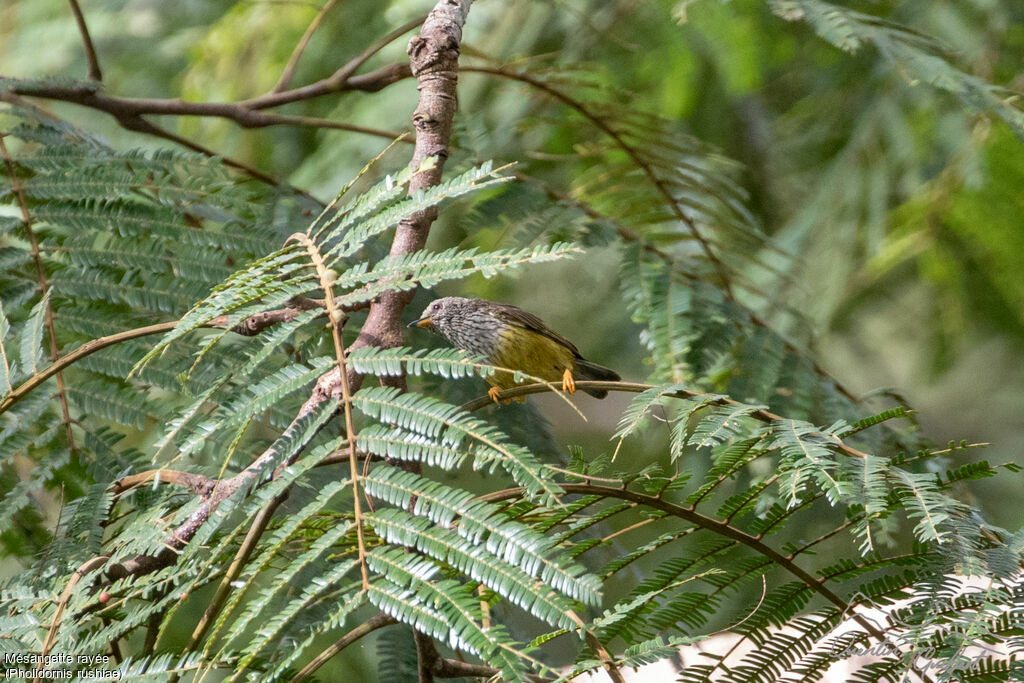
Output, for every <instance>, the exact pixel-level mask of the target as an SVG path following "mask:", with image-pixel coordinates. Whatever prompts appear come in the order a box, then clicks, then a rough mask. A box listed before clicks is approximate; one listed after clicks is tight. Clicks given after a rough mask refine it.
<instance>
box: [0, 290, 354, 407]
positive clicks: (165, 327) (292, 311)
mask: <svg viewBox="0 0 1024 683" xmlns="http://www.w3.org/2000/svg"><path fill="white" fill-rule="evenodd" d="M364 305H365V304H364ZM318 307H319V304H317V303H316V302H315V301H314V300H312V299H305V298H303V299H297V300H296V301H295V303H294V305H293V306H289V307H286V308H281V309H275V310H272V311H264V312H262V313H256V314H254V315H252V316H250V317H248V318H246V319H245V320H243V321H242V322H240V323H238V324H237V325H235V326H234V327H232V328H231V330H232V331H233V332H237V333H238V334H241V335H243V336H246V337H252V336H255V335H257V334H259V333H260V332H262V331H263V330H265V329H267V328H268V327H271V326H272V325H276V324H277V323H280V322H287V321H289V320H292V319H294V318H295V317H296V316H298V315H299V314H300V313H302V312H303V311H307V310H310V309H312V308H318ZM355 308H357V307H353V310H354V309H355ZM177 324H178V321H177V320H172V321H170V322H165V323H156V324H155V325H146V326H145V327H137V328H135V329H134V330H125V331H124V332H118V333H116V334H111V335H107V336H106V337H99V338H97V339H92V340H89V341H87V342H85V343H84V344H82V345H81V346H79V347H78V348H77V349H75V350H74V351H71V352H69V353H67V354H65V355H64V356H61V357H60V358H57V359H56V360H55V361H53V362H52V363H51V364H50V365H49V366H47V367H46V368H44V369H43V370H41V371H39V372H37V373H36V374H34V375H32V377H30V378H28V379H27V380H25V381H24V382H23V383H22V384H21V385H20V386H18V388H17V389H15V390H13V391H12V392H11V393H10V394H8V395H7V396H6V397H5V398H4V399H3V400H2V401H0V413H3V412H5V411H6V410H8V409H10V408H11V406H13V405H14V404H15V403H17V402H18V401H20V400H21V399H23V398H25V396H26V395H28V393H29V392H31V391H32V390H33V389H35V388H36V387H38V386H39V385H40V384H42V383H43V382H45V381H46V380H48V379H49V378H50V377H53V376H54V375H59V373H60V372H61V371H62V370H63V369H64V368H66V367H68V366H70V365H72V364H74V363H76V362H78V361H79V360H81V359H83V358H85V357H86V356H91V355H92V354H94V353H96V352H97V351H100V350H102V349H105V348H107V347H108V346H113V345H115V344H120V343H121V342H124V341H128V340H130V339H138V338H139V337H146V336H148V335H152V334H164V333H166V332H170V331H171V330H173V329H174V328H175V326H176V325H177ZM227 324H228V318H227V316H221V317H219V318H214V319H213V320H211V321H210V322H209V323H207V324H206V325H204V327H214V328H221V329H223V328H225V327H227Z"/></svg>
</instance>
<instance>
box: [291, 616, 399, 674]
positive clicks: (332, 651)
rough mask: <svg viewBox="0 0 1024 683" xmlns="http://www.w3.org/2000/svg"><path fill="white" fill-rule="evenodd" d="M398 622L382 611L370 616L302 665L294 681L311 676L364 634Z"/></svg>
mask: <svg viewBox="0 0 1024 683" xmlns="http://www.w3.org/2000/svg"><path fill="white" fill-rule="evenodd" d="M397 623H398V622H397V621H396V620H395V618H394V617H390V616H388V615H387V614H384V613H380V614H377V615H375V616H372V617H370V618H369V619H367V620H366V621H364V622H363V623H362V624H360V625H359V626H356V627H355V628H354V629H352V630H351V631H349V632H348V633H346V634H345V635H344V636H342V637H341V638H340V639H339V640H337V641H336V642H334V643H332V644H331V645H330V646H329V647H327V648H326V649H324V651H323V652H321V653H320V654H318V655H317V656H316V657H314V658H313V659H312V660H311V661H310V662H309V664H306V666H304V667H302V669H301V670H299V672H298V673H297V674H295V676H294V677H293V678H292V683H295V682H296V681H302V680H305V679H307V678H309V677H310V676H311V675H313V673H314V672H315V671H316V670H317V669H319V668H320V667H321V666H323V665H324V664H326V663H327V662H329V661H330V660H331V659H332V658H333V657H334V656H335V655H336V654H338V653H339V652H341V651H342V650H344V649H345V648H346V647H348V646H349V645H351V644H352V643H354V642H356V641H357V640H359V639H360V638H362V637H363V636H365V635H369V634H371V633H373V632H374V631H376V630H377V629H379V628H384V627H385V626H391V625H392V624H397Z"/></svg>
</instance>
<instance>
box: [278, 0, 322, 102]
mask: <svg viewBox="0 0 1024 683" xmlns="http://www.w3.org/2000/svg"><path fill="white" fill-rule="evenodd" d="M337 2H338V0H327V2H325V3H324V5H323V7H321V8H320V9H319V11H317V13H316V16H315V17H313V21H311V22H309V26H307V27H306V31H305V32H304V33H303V34H302V38H300V39H299V42H298V43H297V44H296V45H295V49H293V50H292V54H291V56H289V57H288V63H287V64H285V66H284V70H283V71H282V72H281V78H279V79H278V81H277V85H275V86H274V89H273V90H271V92H282V91H284V90H287V89H288V86H289V85H290V84H291V82H292V76H294V75H295V67H297V66H298V65H299V60H300V59H301V58H302V53H303V52H305V51H306V46H307V45H309V41H310V39H311V38H312V37H313V34H314V33H316V30H317V29H318V28H320V22H322V21H323V20H324V17H325V16H327V13H328V12H330V11H331V8H333V7H334V5H335V4H336V3H337Z"/></svg>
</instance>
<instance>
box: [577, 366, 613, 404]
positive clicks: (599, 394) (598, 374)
mask: <svg viewBox="0 0 1024 683" xmlns="http://www.w3.org/2000/svg"><path fill="white" fill-rule="evenodd" d="M575 374H576V379H595V380H598V381H602V382H618V381H619V380H620V379H622V378H621V377H619V373H617V372H615V371H614V370H610V369H608V368H606V367H604V366H603V365H598V364H597V363H591V362H590V361H589V360H584V359H582V358H577V359H576V373H575ZM583 391H585V392H587V393H588V394H590V395H591V396H593V397H594V398H604V397H605V396H607V395H608V392H607V391H606V390H604V389H584V390H583Z"/></svg>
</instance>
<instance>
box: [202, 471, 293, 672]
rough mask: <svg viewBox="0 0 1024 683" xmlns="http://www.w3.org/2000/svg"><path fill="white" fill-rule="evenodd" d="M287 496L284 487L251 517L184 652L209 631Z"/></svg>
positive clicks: (286, 490)
mask: <svg viewBox="0 0 1024 683" xmlns="http://www.w3.org/2000/svg"><path fill="white" fill-rule="evenodd" d="M287 497H288V489H285V490H284V491H283V492H281V493H280V494H278V495H276V496H274V497H273V498H272V499H271V500H270V501H269V502H267V504H266V505H264V506H263V508H261V509H260V511H259V513H258V514H257V515H256V518H255V519H253V521H252V524H251V525H250V526H249V531H248V532H247V533H246V535H245V539H243V540H242V543H241V545H239V546H238V552H236V553H235V557H234V559H232V560H231V565H230V566H229V567H228V570H227V571H226V572H225V573H224V576H223V577H222V578H221V580H220V583H219V584H218V585H217V590H216V591H215V592H214V594H213V597H211V598H210V604H209V605H207V607H206V610H205V611H204V612H203V616H202V618H201V619H200V620H199V623H198V624H196V627H195V630H193V631H192V638H191V640H190V641H189V644H188V646H187V647H186V648H185V651H186V652H189V651H193V650H195V649H196V648H197V647H198V646H199V643H200V642H202V640H203V638H205V637H206V634H207V633H208V632H209V630H210V628H211V627H212V626H213V622H214V619H216V617H217V615H218V614H220V611H221V609H223V607H224V601H225V600H227V598H228V594H229V593H230V592H231V590H232V588H231V584H232V583H233V582H234V581H235V579H237V578H238V575H239V574H241V573H242V569H244V568H245V563H246V562H248V561H249V557H250V556H251V555H252V553H253V551H255V550H256V544H257V543H258V542H259V539H260V536H262V535H263V532H264V531H266V529H267V526H268V525H269V524H270V520H271V519H272V518H273V516H274V513H275V512H276V511H277V508H278V507H279V506H280V505H281V503H283V502H284V501H285V499H286V498H287Z"/></svg>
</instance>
